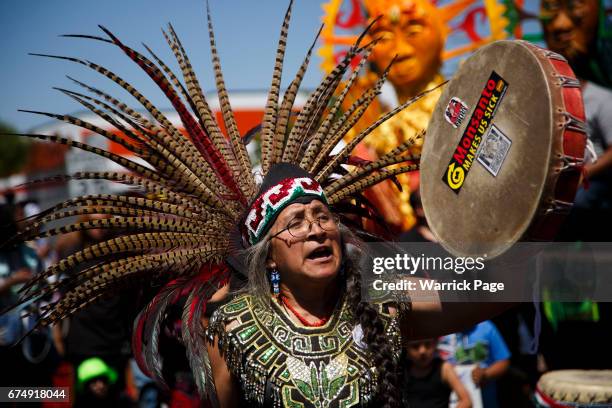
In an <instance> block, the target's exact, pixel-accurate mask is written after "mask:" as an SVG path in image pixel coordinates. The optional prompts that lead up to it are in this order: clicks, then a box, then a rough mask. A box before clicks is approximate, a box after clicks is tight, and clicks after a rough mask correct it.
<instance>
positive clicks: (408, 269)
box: [360, 243, 612, 302]
mask: <svg viewBox="0 0 612 408" xmlns="http://www.w3.org/2000/svg"><path fill="white" fill-rule="evenodd" d="M474 248H475V250H474V252H475V253H478V246H477V245H476V244H474ZM361 251H362V252H363V256H361V257H360V259H361V260H362V264H361V265H360V269H361V273H362V285H361V286H362V291H363V293H362V296H363V297H364V298H365V299H367V300H371V301H380V300H381V299H385V298H388V299H389V300H396V301H397V300H400V301H401V300H402V299H408V298H409V299H411V300H412V301H415V299H417V300H418V299H424V301H427V300H428V299H443V300H445V301H451V302H452V301H455V302H472V301H473V302H532V301H560V302H581V301H584V300H592V301H603V302H610V301H612V243H579V244H577V243H518V244H516V245H514V246H513V247H512V248H511V249H510V250H509V251H507V252H506V253H504V254H503V255H502V256H498V257H495V258H494V259H493V258H490V257H488V256H487V255H486V254H482V255H478V256H464V257H455V256H453V255H451V254H449V253H447V252H446V251H445V250H444V249H443V248H442V247H441V246H439V245H437V244H433V243H394V244H387V243H371V244H366V246H365V247H364V248H362V249H361Z"/></svg>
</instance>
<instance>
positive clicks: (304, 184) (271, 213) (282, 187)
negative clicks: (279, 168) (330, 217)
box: [245, 177, 327, 245]
mask: <svg viewBox="0 0 612 408" xmlns="http://www.w3.org/2000/svg"><path fill="white" fill-rule="evenodd" d="M303 196H314V197H316V198H318V199H320V200H321V201H323V202H324V203H326V204H327V198H326V197H325V193H324V192H323V188H321V185H320V184H319V183H317V181H316V180H314V179H312V178H310V177H297V178H286V179H284V180H283V181H281V182H280V183H278V184H276V185H274V186H272V187H270V188H269V189H268V190H267V191H266V192H265V193H263V194H261V195H260V196H259V197H258V198H257V200H255V202H254V203H253V205H251V209H250V210H249V213H248V215H247V217H246V220H245V225H246V228H247V232H248V240H249V242H250V243H251V245H253V244H255V243H257V242H258V241H259V240H260V239H261V237H262V236H263V235H264V233H265V231H267V230H268V227H269V224H270V221H272V220H273V219H274V218H275V217H276V215H277V214H278V213H279V212H280V211H281V210H282V209H283V208H285V207H286V206H287V205H289V204H290V203H291V202H292V201H293V200H295V199H296V198H298V197H303Z"/></svg>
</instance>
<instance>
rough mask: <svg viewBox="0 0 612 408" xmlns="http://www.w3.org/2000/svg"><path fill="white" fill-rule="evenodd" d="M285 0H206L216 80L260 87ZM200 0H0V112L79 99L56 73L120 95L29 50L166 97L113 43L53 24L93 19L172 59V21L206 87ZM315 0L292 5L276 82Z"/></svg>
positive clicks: (302, 44) (31, 119) (309, 28)
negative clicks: (219, 73)
mask: <svg viewBox="0 0 612 408" xmlns="http://www.w3.org/2000/svg"><path fill="white" fill-rule="evenodd" d="M287 4H288V1H285V0H231V1H230V0H210V6H211V11H212V15H213V24H214V26H215V33H216V39H217V48H218V49H219V52H220V57H221V63H222V66H223V70H224V73H225V80H226V84H227V86H228V88H229V89H230V90H232V89H233V90H264V89H267V87H268V85H269V82H270V79H271V75H272V67H273V64H274V52H275V49H276V42H277V40H278V34H279V29H280V24H281V22H282V19H283V15H284V13H285V8H286V6H287ZM205 7H206V6H205V2H204V0H177V1H168V0H166V1H163V0H147V1H144V0H124V1H118V0H106V1H88V0H54V1H35V0H2V1H1V2H0V49H1V50H2V63H0V78H2V87H1V89H2V92H1V94H0V95H1V97H0V120H2V121H5V122H8V123H9V124H11V125H13V126H14V127H16V128H17V129H19V130H21V131H25V130H27V129H29V128H31V127H33V126H36V125H39V124H41V123H45V122H47V120H46V119H45V118H43V117H39V116H37V115H32V114H27V113H20V112H17V109H31V110H42V111H49V112H55V113H70V112H74V111H78V110H79V105H77V104H76V103H75V102H72V101H71V100H69V98H67V97H65V96H63V95H62V94H60V93H59V92H57V91H55V90H53V89H51V88H52V87H54V86H57V87H64V88H68V89H73V90H78V88H76V87H75V86H74V85H72V83H71V81H69V80H68V79H67V78H66V77H65V75H70V76H72V77H74V78H76V79H79V80H82V81H84V82H86V83H90V84H92V85H94V86H96V87H99V88H101V89H104V90H107V91H108V90H111V91H112V92H110V93H111V94H113V95H116V96H120V97H122V98H123V99H125V100H126V101H128V99H127V98H125V96H124V95H125V94H122V90H121V89H120V88H118V87H116V86H114V84H113V83H112V82H110V81H109V80H107V79H105V78H103V77H102V76H100V75H99V74H96V73H95V72H93V71H91V70H89V69H88V68H86V67H84V66H81V65H78V64H74V63H70V62H67V61H58V60H52V59H47V58H40V57H34V56H30V55H28V53H29V52H37V53H48V54H59V55H65V56H74V57H81V58H86V59H90V60H91V61H93V62H97V63H100V64H101V65H104V66H106V67H107V68H109V69H111V70H112V71H114V72H115V73H117V74H118V75H120V76H122V77H123V78H124V79H126V80H128V81H129V82H131V83H132V85H134V86H135V87H136V88H137V89H139V90H140V91H141V92H143V93H144V94H145V95H146V96H147V97H149V98H150V99H151V100H152V101H153V102H154V103H156V104H157V105H158V106H159V107H160V108H166V107H168V106H169V103H167V102H166V100H165V98H164V97H163V95H161V93H160V92H159V91H158V90H157V89H156V88H155V85H154V84H153V83H152V81H150V80H149V79H148V78H146V77H145V76H144V75H143V74H142V73H141V72H140V71H139V68H137V67H136V66H135V64H133V63H132V62H131V61H129V59H128V58H127V57H126V56H124V55H123V54H122V53H121V51H120V50H119V49H118V48H116V47H114V46H112V45H110V44H105V43H101V42H95V41H91V40H83V39H73V38H61V37H59V35H60V34H95V35H99V34H100V33H101V32H100V30H99V29H98V24H101V25H104V26H105V27H107V28H108V29H110V30H111V31H113V32H114V33H115V35H117V36H118V37H119V38H120V39H121V40H122V41H123V42H124V43H126V44H128V45H130V46H132V47H134V48H136V49H139V50H142V49H143V47H142V46H141V42H145V43H146V44H147V45H148V46H150V47H151V48H152V49H153V50H154V51H155V52H156V54H157V55H159V56H160V57H162V58H163V59H164V60H165V61H166V63H168V64H169V65H170V66H171V67H175V65H174V64H173V62H174V59H173V56H172V54H171V52H170V50H169V49H168V46H167V44H166V42H165V40H164V38H163V36H162V33H161V28H162V27H165V26H166V24H167V23H168V22H171V23H172V24H173V26H174V27H175V29H176V31H177V33H178V35H179V37H180V38H181V41H182V42H183V45H184V46H185V48H186V49H187V52H188V53H189V55H190V57H191V61H192V63H193V65H194V67H195V69H196V72H197V73H198V76H199V78H200V80H201V82H202V85H203V86H204V87H205V89H206V90H210V89H212V86H213V82H212V79H213V78H212V69H211V64H210V52H209V47H208V35H207V28H206V26H205V23H206V14H205V13H206V12H205V10H206V9H205ZM321 15H322V11H321V6H320V2H318V1H312V0H297V1H296V2H295V5H294V11H293V16H292V25H291V28H290V33H289V47H288V50H287V56H286V61H287V62H286V71H285V76H284V80H285V81H284V83H288V81H289V80H290V77H291V76H292V75H293V74H294V73H295V71H296V69H297V67H298V66H299V64H300V63H301V60H302V58H303V56H304V53H305V52H306V50H307V49H308V46H309V44H310V42H311V41H312V39H313V38H314V35H315V34H316V31H317V29H318V26H319V24H320V20H321ZM319 62H320V61H319V59H318V58H315V59H314V60H313V61H312V62H311V69H310V72H309V73H308V74H307V76H306V78H305V80H304V83H303V87H305V88H312V87H314V86H316V84H317V83H318V80H319V79H320V78H321V71H320V69H319Z"/></svg>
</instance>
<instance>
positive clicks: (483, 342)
mask: <svg viewBox="0 0 612 408" xmlns="http://www.w3.org/2000/svg"><path fill="white" fill-rule="evenodd" d="M438 350H439V352H440V356H441V357H442V358H443V359H445V360H446V361H448V362H450V363H452V364H454V365H455V366H457V368H458V370H460V371H465V367H469V377H468V378H465V377H463V376H461V375H460V377H462V381H463V382H464V385H466V387H467V388H468V390H469V389H472V388H473V387H472V384H468V383H466V381H471V382H472V383H473V384H474V385H475V386H476V387H477V388H479V389H480V391H481V396H482V406H483V407H484V408H496V407H498V406H499V404H498V401H497V390H496V386H495V381H496V380H497V379H498V378H500V377H502V376H503V375H504V374H505V373H506V372H507V371H508V367H509V366H510V351H509V350H508V347H507V346H506V343H505V342H504V339H503V338H502V337H501V335H500V334H499V331H498V330H497V328H496V327H495V325H494V324H493V323H492V322H491V321H489V320H485V321H483V322H480V323H478V324H477V325H475V326H473V327H471V328H469V329H467V330H464V331H462V332H459V333H453V334H449V335H447V336H444V337H442V339H441V340H440V342H439V344H438ZM462 367H463V368H462ZM474 406H480V405H477V404H476V402H474Z"/></svg>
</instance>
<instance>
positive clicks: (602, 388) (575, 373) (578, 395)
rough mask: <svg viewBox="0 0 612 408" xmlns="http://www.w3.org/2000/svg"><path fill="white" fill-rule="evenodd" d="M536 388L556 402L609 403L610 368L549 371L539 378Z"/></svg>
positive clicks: (611, 385)
mask: <svg viewBox="0 0 612 408" xmlns="http://www.w3.org/2000/svg"><path fill="white" fill-rule="evenodd" d="M538 389H539V390H540V391H541V392H543V393H544V394H545V395H547V396H548V397H550V398H552V399H554V400H555V401H558V402H578V403H586V404H593V405H594V406H595V404H605V403H610V402H612V370H559V371H551V372H549V373H546V374H544V375H543V376H542V377H541V378H540V380H539V381H538ZM606 406H609V405H606Z"/></svg>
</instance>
